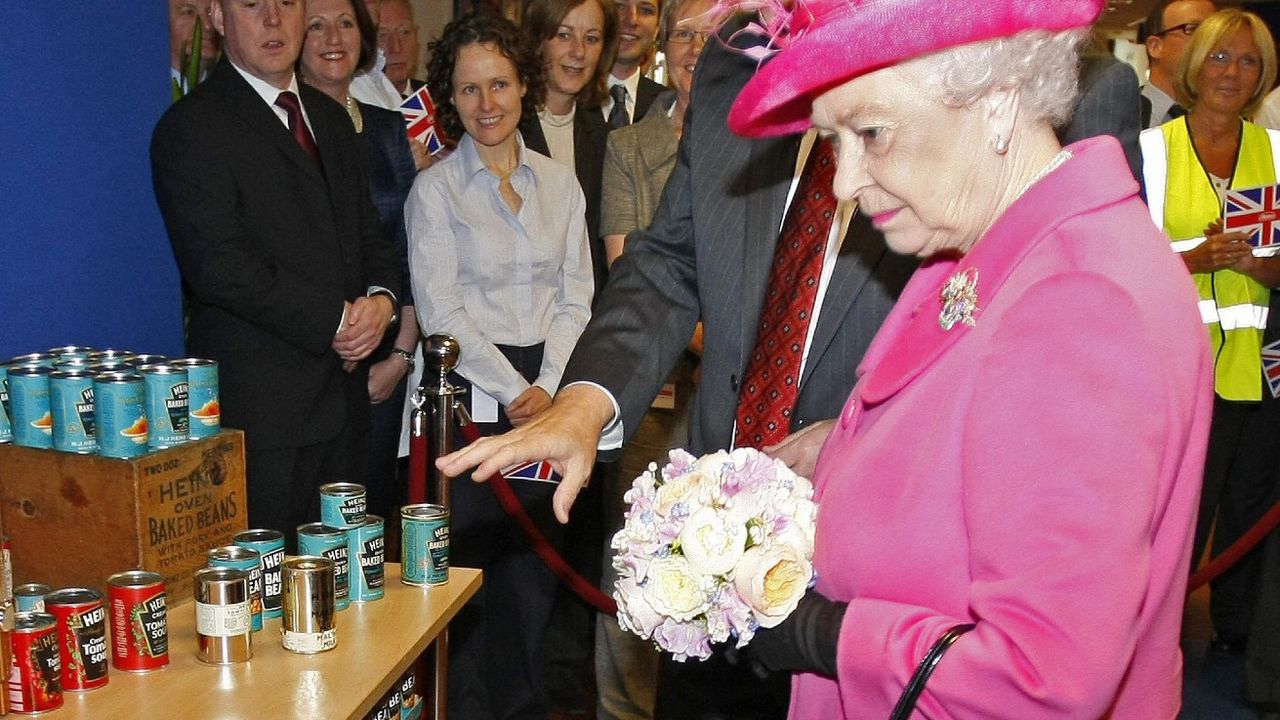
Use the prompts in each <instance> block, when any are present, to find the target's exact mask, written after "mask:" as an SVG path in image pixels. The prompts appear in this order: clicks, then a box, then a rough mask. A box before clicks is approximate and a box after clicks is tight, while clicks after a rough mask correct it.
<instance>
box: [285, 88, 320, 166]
mask: <svg viewBox="0 0 1280 720" xmlns="http://www.w3.org/2000/svg"><path fill="white" fill-rule="evenodd" d="M276 105H278V106H280V107H282V108H284V111H285V113H286V114H287V115H288V116H289V130H291V131H292V132H293V139H294V140H297V141H298V145H301V146H302V151H303V152H305V153H306V154H308V155H310V156H311V159H312V160H315V161H316V165H319V164H320V150H319V149H318V148H317V147H316V141H315V139H313V138H312V137H311V131H310V130H308V129H307V121H306V120H304V119H303V118H302V103H300V102H298V96H297V95H294V94H293V93H291V92H289V91H288V90H285V91H284V92H282V93H280V94H279V95H277V96H276Z"/></svg>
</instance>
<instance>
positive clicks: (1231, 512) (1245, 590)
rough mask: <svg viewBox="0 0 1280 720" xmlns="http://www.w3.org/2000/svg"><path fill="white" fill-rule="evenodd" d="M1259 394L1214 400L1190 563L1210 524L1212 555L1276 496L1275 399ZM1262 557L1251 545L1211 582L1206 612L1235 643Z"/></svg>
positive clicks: (1243, 634)
mask: <svg viewBox="0 0 1280 720" xmlns="http://www.w3.org/2000/svg"><path fill="white" fill-rule="evenodd" d="M1264 395H1265V397H1264V398H1263V400H1262V401H1261V402H1231V401H1228V400H1223V399H1221V398H1218V399H1216V400H1215V402H1214V406H1213V423H1212V426H1211V428H1210V430H1209V452H1208V456H1207V457H1206V459H1205V471H1204V487H1203V489H1202V491H1201V495H1200V513H1199V517H1198V518H1197V520H1196V533H1195V544H1194V546H1193V555H1192V558H1193V562H1195V561H1197V560H1198V559H1199V558H1200V556H1201V554H1203V552H1204V548H1205V544H1206V542H1207V540H1208V536H1209V531H1210V529H1213V548H1212V553H1213V555H1215V556H1216V555H1218V554H1220V553H1222V552H1223V551H1224V550H1226V549H1227V548H1228V547H1230V546H1231V544H1232V543H1234V542H1235V541H1236V540H1238V539H1240V536H1241V535H1243V534H1244V533H1245V532H1246V531H1248V529H1249V528H1250V527H1252V526H1253V524H1254V523H1256V522H1257V521H1258V518H1260V517H1261V516H1262V515H1263V513H1265V512H1266V511H1267V509H1268V508H1269V507H1270V506H1271V502H1272V501H1273V499H1274V497H1275V495H1276V480H1277V477H1278V473H1280V441H1277V438H1280V401H1277V400H1275V399H1274V398H1272V397H1270V394H1269V393H1267V392H1266V391H1265V390H1264ZM1215 518H1216V523H1215ZM1261 557H1262V548H1261V547H1258V548H1254V550H1253V552H1250V553H1249V554H1247V555H1245V556H1244V557H1243V558H1241V560H1240V562H1238V563H1236V565H1235V566H1233V567H1232V568H1231V569H1229V570H1227V571H1226V572H1225V573H1223V574H1222V575H1221V576H1220V577H1219V578H1218V579H1217V580H1215V581H1214V582H1213V583H1212V586H1211V592H1210V596H1209V613H1210V616H1211V618H1212V619H1213V627H1214V631H1215V632H1216V633H1217V634H1218V636H1219V637H1221V638H1222V639H1223V640H1226V641H1229V642H1233V643H1239V642H1244V641H1245V640H1246V639H1247V638H1248V637H1249V627H1250V625H1251V624H1252V622H1253V616H1254V608H1255V604H1256V601H1257V597H1258V592H1257V591H1258V588H1257V580H1258V569H1259V561H1260V559H1261Z"/></svg>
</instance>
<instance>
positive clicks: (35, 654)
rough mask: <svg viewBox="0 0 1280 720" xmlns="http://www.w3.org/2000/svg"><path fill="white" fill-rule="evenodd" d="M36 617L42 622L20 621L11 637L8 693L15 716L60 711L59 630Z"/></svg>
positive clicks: (52, 622) (60, 663)
mask: <svg viewBox="0 0 1280 720" xmlns="http://www.w3.org/2000/svg"><path fill="white" fill-rule="evenodd" d="M24 615H25V613H24ZM36 617H41V618H44V620H43V621H40V620H35V619H31V620H30V621H27V620H23V619H21V618H20V619H19V628H18V630H17V631H15V632H14V633H13V661H12V663H10V665H9V688H8V692H9V705H10V707H11V708H12V709H13V711H14V712H20V713H37V712H44V711H46V710H54V709H56V708H60V707H62V661H61V659H60V658H59V656H58V629H57V627H55V623H54V620H53V617H52V616H48V615H37V616H36ZM24 625H27V626H29V627H23V626H24Z"/></svg>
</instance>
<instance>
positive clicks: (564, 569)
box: [459, 424, 618, 616]
mask: <svg viewBox="0 0 1280 720" xmlns="http://www.w3.org/2000/svg"><path fill="white" fill-rule="evenodd" d="M459 427H460V429H461V431H462V437H463V439H465V440H466V441H467V444H471V443H473V442H475V441H476V440H479V439H480V428H478V427H476V426H475V425H473V424H465V425H460V426H459ZM485 482H486V483H487V484H488V485H489V487H490V488H491V489H492V490H493V494H494V495H495V496H496V497H497V498H498V503H499V504H500V505H502V509H503V510H504V511H506V513H507V515H508V516H509V517H510V518H511V519H512V520H514V521H515V523H516V524H517V525H519V526H520V530H521V531H522V532H524V536H525V539H526V540H528V541H529V545H530V546H532V547H533V551H534V553H536V554H537V555H538V557H539V558H540V559H541V560H542V563H543V564H544V565H546V566H547V569H548V570H550V571H551V572H553V573H555V575H556V577H558V578H560V580H561V581H563V582H564V583H565V584H566V585H568V586H569V589H570V590H572V591H573V593H574V594H575V595H577V596H578V597H579V598H581V599H582V600H583V601H585V602H586V603H588V604H590V605H591V606H592V607H594V608H595V609H596V610H598V611H600V612H602V613H604V614H606V615H610V616H612V615H617V614H618V604H617V603H616V602H614V600H613V598H611V597H609V596H608V595H605V594H604V593H603V592H601V591H600V588H597V587H596V586H595V585H592V584H591V583H589V582H587V580H586V578H584V577H582V576H581V575H579V574H578V573H577V572H576V571H575V570H574V569H573V568H572V567H570V566H569V563H567V562H565V560H564V558H562V557H560V553H557V552H556V550H555V548H553V547H551V543H550V542H548V541H547V538H546V536H545V535H543V534H542V531H541V530H539V529H538V526H537V525H534V524H533V520H532V519H530V518H529V515H528V513H526V512H525V511H524V508H523V507H521V506H520V499H519V498H517V497H516V494H515V491H513V490H512V489H511V485H510V484H508V483H507V479H506V478H504V477H503V476H502V474H501V473H497V474H495V475H492V476H490V477H489V478H488V479H487V480H485Z"/></svg>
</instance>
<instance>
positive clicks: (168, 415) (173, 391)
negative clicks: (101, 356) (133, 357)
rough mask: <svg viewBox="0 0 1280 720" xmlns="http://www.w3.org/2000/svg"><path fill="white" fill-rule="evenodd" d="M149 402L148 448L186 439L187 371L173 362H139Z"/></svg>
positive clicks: (176, 442)
mask: <svg viewBox="0 0 1280 720" xmlns="http://www.w3.org/2000/svg"><path fill="white" fill-rule="evenodd" d="M138 373H139V374H140V375H142V382H143V386H144V388H145V390H144V393H145V397H146V404H147V426H148V427H147V449H148V450H163V449H165V448H171V447H174V446H175V445H181V444H182V443H184V442H186V441H187V426H188V422H189V421H188V418H187V371H186V370H185V369H183V368H180V367H176V366H173V365H139V366H138Z"/></svg>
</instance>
